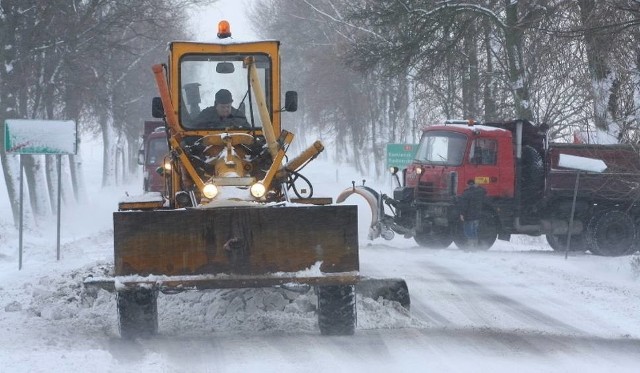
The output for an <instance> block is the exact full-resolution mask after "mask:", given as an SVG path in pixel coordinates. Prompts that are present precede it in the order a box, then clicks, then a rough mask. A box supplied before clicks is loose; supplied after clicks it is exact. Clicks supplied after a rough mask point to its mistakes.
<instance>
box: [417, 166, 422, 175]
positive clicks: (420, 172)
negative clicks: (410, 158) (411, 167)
mask: <svg viewBox="0 0 640 373" xmlns="http://www.w3.org/2000/svg"><path fill="white" fill-rule="evenodd" d="M416 173H417V174H418V175H422V168H420V167H416Z"/></svg>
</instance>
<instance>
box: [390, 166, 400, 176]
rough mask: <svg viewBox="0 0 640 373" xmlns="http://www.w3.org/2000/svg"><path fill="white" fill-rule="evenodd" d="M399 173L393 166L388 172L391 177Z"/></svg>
mask: <svg viewBox="0 0 640 373" xmlns="http://www.w3.org/2000/svg"><path fill="white" fill-rule="evenodd" d="M398 171H399V169H398V167H396V166H393V167H389V172H391V175H395V174H397V173H398Z"/></svg>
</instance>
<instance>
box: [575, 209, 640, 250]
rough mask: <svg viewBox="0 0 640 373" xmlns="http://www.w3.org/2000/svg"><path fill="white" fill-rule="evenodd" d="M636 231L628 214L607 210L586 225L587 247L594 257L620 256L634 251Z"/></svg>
mask: <svg viewBox="0 0 640 373" xmlns="http://www.w3.org/2000/svg"><path fill="white" fill-rule="evenodd" d="M636 238H637V230H636V226H635V224H634V221H633V219H632V218H631V216H629V214H627V213H626V212H624V211H619V210H609V211H606V212H603V213H600V214H597V215H595V216H594V217H593V218H592V219H591V221H590V222H589V224H588V225H587V235H586V241H587V247H588V248H589V251H591V253H592V254H594V255H602V256H622V255H630V254H633V253H634V252H635V251H636V243H635V240H636Z"/></svg>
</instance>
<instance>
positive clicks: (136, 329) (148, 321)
mask: <svg viewBox="0 0 640 373" xmlns="http://www.w3.org/2000/svg"><path fill="white" fill-rule="evenodd" d="M157 300H158V292H157V291H156V290H150V289H136V290H126V291H119V292H118V294H117V301H118V320H119V323H120V337H122V338H124V339H135V338H149V337H151V336H153V335H155V334H157V333H158V301H157Z"/></svg>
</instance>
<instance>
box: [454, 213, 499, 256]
mask: <svg viewBox="0 0 640 373" xmlns="http://www.w3.org/2000/svg"><path fill="white" fill-rule="evenodd" d="M463 227H464V225H463V223H462V222H458V224H457V227H456V233H455V234H454V236H453V242H454V243H455V244H456V246H458V248H459V249H462V250H489V249H490V248H491V246H493V244H494V243H495V242H496V239H497V238H498V223H497V221H496V217H495V215H493V214H492V213H491V211H487V210H483V211H482V217H481V218H480V227H479V229H478V246H475V247H472V246H471V245H470V244H469V242H468V240H467V237H466V236H465V235H464V228H463Z"/></svg>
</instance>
